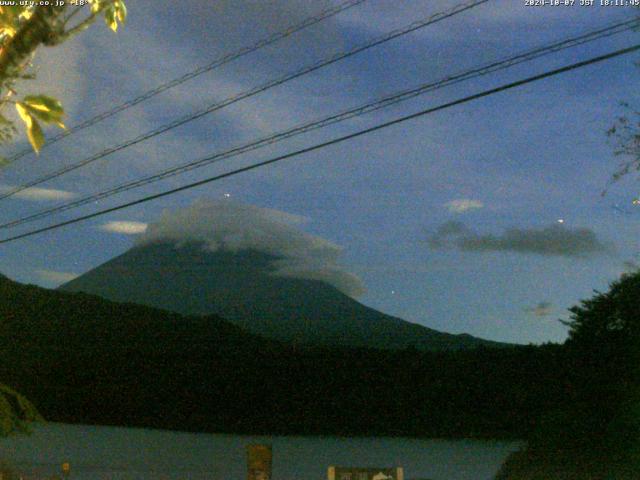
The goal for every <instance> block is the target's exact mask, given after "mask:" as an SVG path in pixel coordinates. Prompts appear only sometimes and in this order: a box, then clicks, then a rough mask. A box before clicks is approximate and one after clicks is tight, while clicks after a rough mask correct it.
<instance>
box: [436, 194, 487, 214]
mask: <svg viewBox="0 0 640 480" xmlns="http://www.w3.org/2000/svg"><path fill="white" fill-rule="evenodd" d="M444 206H445V207H447V209H448V210H449V211H450V212H454V213H464V212H468V211H469V210H476V209H478V208H482V207H484V204H483V203H482V202H479V201H478V200H471V199H469V198H458V199H456V200H451V201H450V202H447V203H445V204H444Z"/></svg>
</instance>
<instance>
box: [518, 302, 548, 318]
mask: <svg viewBox="0 0 640 480" xmlns="http://www.w3.org/2000/svg"><path fill="white" fill-rule="evenodd" d="M524 311H525V312H526V313H530V314H532V315H535V316H536V317H548V316H549V315H551V314H552V313H553V305H552V304H551V302H539V303H538V304H537V305H534V306H533V307H527V308H525V309H524Z"/></svg>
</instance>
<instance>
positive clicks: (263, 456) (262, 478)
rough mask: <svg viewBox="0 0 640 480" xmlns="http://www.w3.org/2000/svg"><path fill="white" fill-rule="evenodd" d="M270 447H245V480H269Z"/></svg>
mask: <svg viewBox="0 0 640 480" xmlns="http://www.w3.org/2000/svg"><path fill="white" fill-rule="evenodd" d="M271 464H272V453H271V445H248V446H247V480H271Z"/></svg>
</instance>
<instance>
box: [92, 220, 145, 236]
mask: <svg viewBox="0 0 640 480" xmlns="http://www.w3.org/2000/svg"><path fill="white" fill-rule="evenodd" d="M98 228H99V229H100V230H102V231H105V232H109V233H121V234H123V235H139V234H141V233H144V232H146V231H147V224H146V223H143V222H132V221H113V222H107V223H105V224H103V225H100V226H99V227H98Z"/></svg>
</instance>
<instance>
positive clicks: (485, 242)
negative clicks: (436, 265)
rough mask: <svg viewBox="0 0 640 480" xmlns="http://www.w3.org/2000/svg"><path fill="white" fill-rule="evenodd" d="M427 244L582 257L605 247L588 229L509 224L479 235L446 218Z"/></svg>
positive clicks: (601, 250)
mask: <svg viewBox="0 0 640 480" xmlns="http://www.w3.org/2000/svg"><path fill="white" fill-rule="evenodd" d="M429 245H430V246H431V247H432V248H457V249H459V250H463V251H468V252H518V253H535V254H538V255H546V256H566V257H586V256H590V255H594V254H599V253H603V252H605V251H606V250H607V247H606V246H605V244H604V243H602V242H601V241H600V240H599V239H598V238H597V236H596V234H595V233H594V232H593V231H592V230H590V229H588V228H569V227H565V226H563V225H555V224H554V225H551V226H549V227H545V228H510V229H508V230H506V231H505V232H504V233H503V234H502V235H479V234H477V233H475V232H473V231H472V230H470V229H469V228H468V227H467V226H466V225H464V224H463V223H461V222H447V223H444V224H443V225H441V226H440V228H438V230H437V231H436V233H435V234H434V235H433V236H432V237H431V238H430V239H429Z"/></svg>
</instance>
